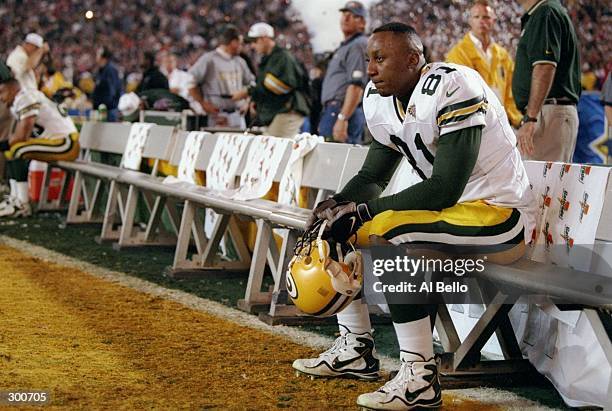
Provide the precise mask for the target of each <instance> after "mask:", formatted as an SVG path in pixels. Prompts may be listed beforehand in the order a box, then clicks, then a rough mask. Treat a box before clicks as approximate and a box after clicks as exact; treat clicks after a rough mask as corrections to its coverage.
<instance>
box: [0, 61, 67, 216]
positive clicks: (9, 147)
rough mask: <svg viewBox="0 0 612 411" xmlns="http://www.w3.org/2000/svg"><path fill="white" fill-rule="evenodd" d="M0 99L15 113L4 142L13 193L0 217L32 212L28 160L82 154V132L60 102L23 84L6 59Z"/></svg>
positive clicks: (1, 67)
mask: <svg viewBox="0 0 612 411" xmlns="http://www.w3.org/2000/svg"><path fill="white" fill-rule="evenodd" d="M0 101H1V102H2V103H4V104H6V105H7V106H8V107H10V109H11V113H12V114H13V116H14V117H15V127H14V129H13V132H12V133H11V134H10V136H9V140H8V141H3V142H0V151H1V152H3V153H4V156H5V157H6V159H7V174H8V177H9V182H10V194H9V196H8V197H7V198H6V200H4V201H3V202H1V203H0V217H19V216H28V215H30V214H31V208H30V204H29V198H28V160H39V161H59V160H65V161H71V160H74V159H76V158H77V156H78V154H79V142H78V137H79V135H78V133H77V129H76V127H75V126H74V123H73V122H72V120H71V119H70V117H69V116H68V114H67V113H66V112H65V111H64V110H63V109H62V108H61V107H60V106H58V105H57V104H56V103H54V102H52V101H51V100H49V99H48V98H47V97H46V96H45V95H44V94H43V93H42V92H41V91H39V90H33V89H30V88H26V87H22V86H21V85H20V83H19V82H18V81H17V79H16V78H15V77H13V74H12V73H11V70H10V69H9V68H8V67H7V66H6V65H5V64H4V63H3V62H0Z"/></svg>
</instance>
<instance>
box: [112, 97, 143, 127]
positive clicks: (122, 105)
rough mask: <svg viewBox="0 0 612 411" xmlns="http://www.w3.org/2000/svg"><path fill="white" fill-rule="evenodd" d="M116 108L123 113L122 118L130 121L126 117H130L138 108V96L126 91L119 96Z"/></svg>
mask: <svg viewBox="0 0 612 411" xmlns="http://www.w3.org/2000/svg"><path fill="white" fill-rule="evenodd" d="M117 108H118V109H119V111H120V112H121V114H122V115H123V118H124V120H126V121H130V120H128V119H127V118H131V117H132V116H133V114H135V113H137V112H138V109H139V108H140V97H138V95H137V94H136V93H126V94H124V95H122V96H121V97H119V103H118V105H117Z"/></svg>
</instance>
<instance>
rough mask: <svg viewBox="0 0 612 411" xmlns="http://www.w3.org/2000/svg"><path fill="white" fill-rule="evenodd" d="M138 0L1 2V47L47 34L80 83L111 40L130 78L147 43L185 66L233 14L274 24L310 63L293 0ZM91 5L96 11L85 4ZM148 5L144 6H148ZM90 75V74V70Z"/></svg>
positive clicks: (62, 65) (57, 59) (245, 24)
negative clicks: (31, 34)
mask: <svg viewBox="0 0 612 411" xmlns="http://www.w3.org/2000/svg"><path fill="white" fill-rule="evenodd" d="M195 3H196V4H194V2H193V1H190V0H178V1H172V2H164V1H159V0H136V1H131V2H120V1H116V0H114V1H104V2H99V1H98V2H95V3H94V2H86V3H84V2H82V1H77V0H58V1H33V0H7V1H3V2H2V3H1V4H0V24H1V28H0V41H1V43H2V44H4V45H6V46H5V47H4V48H3V49H2V50H1V51H0V55H2V57H3V58H4V59H6V56H7V54H8V53H9V52H10V50H11V48H12V47H14V46H15V45H17V44H19V43H20V42H21V41H22V39H23V38H24V36H25V35H26V34H27V33H29V32H36V33H39V34H41V35H42V36H43V37H44V38H45V41H47V42H48V43H49V44H50V46H51V56H52V57H53V60H54V61H53V65H54V66H55V67H56V68H57V69H61V70H62V71H63V73H64V75H65V77H66V78H67V79H72V80H73V81H74V83H75V84H78V79H79V77H80V76H81V75H83V74H84V73H93V72H94V70H95V52H96V50H97V49H98V48H99V47H101V46H105V47H108V48H109V49H110V50H111V51H112V52H113V55H114V61H115V63H116V64H117V66H118V68H119V69H120V71H121V72H122V73H123V75H124V78H127V76H128V75H129V74H130V73H134V72H139V71H140V70H141V69H140V66H139V64H140V62H141V61H142V57H143V53H144V52H145V51H154V52H160V51H171V52H173V53H175V54H176V55H177V56H178V57H179V62H178V65H179V67H184V68H188V67H190V66H191V65H192V64H193V63H194V62H195V61H196V60H197V58H198V57H199V56H200V55H201V54H202V53H203V52H205V51H207V50H210V49H213V48H215V47H216V46H217V44H216V40H215V39H216V37H217V35H218V29H219V28H220V27H221V26H222V25H223V23H227V22H231V23H232V24H234V25H236V26H237V27H238V28H239V29H240V30H241V31H242V32H243V33H246V32H247V31H248V29H249V27H250V25H251V24H253V23H255V22H257V21H266V22H268V23H269V24H271V25H273V26H274V27H275V28H276V31H277V33H278V38H277V41H278V42H279V44H280V45H282V46H285V47H290V48H292V49H293V50H292V51H293V53H294V54H295V55H296V56H297V57H298V58H299V59H300V60H302V61H303V62H304V63H305V64H307V65H309V64H311V63H312V50H311V46H310V37H309V35H308V30H307V27H306V26H305V25H304V24H303V23H302V22H301V21H300V20H299V18H297V17H296V16H295V14H293V11H292V9H290V8H289V7H288V4H289V0H272V1H266V0H239V1H233V2H228V1H224V0H211V1H206V2H195ZM87 9H91V10H92V11H93V13H94V14H93V16H92V18H91V19H87V18H86V17H85V11H86V10H87ZM145 10H146V11H147V12H146V13H145V12H143V11H145ZM247 11H248V12H247ZM86 75H87V74H86Z"/></svg>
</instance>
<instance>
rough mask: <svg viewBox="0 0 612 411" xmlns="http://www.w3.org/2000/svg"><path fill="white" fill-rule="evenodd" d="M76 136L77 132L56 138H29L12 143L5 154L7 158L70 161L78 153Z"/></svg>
mask: <svg viewBox="0 0 612 411" xmlns="http://www.w3.org/2000/svg"><path fill="white" fill-rule="evenodd" d="M78 138H79V135H78V133H72V134H70V135H69V136H62V137H57V138H31V139H28V140H26V141H21V142H19V143H16V144H13V145H12V146H11V148H10V150H9V151H7V152H5V156H6V158H7V159H9V160H12V159H19V158H21V159H26V160H40V161H59V160H65V161H70V160H74V159H76V158H77V157H78V155H79V143H78Z"/></svg>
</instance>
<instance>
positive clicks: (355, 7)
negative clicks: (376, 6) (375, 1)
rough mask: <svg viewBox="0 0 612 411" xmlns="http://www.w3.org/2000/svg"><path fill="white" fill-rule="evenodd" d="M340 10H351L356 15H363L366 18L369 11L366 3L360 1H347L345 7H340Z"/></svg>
mask: <svg viewBox="0 0 612 411" xmlns="http://www.w3.org/2000/svg"><path fill="white" fill-rule="evenodd" d="M340 11H350V12H351V13H353V14H354V15H356V16H360V17H363V18H364V19H365V18H366V13H367V12H366V9H365V7H364V5H363V4H362V3H360V2H358V1H349V2H347V3H346V4H345V5H344V7H342V8H341V9H340Z"/></svg>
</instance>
